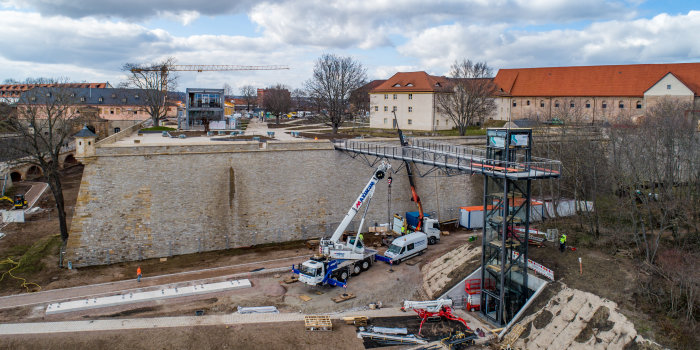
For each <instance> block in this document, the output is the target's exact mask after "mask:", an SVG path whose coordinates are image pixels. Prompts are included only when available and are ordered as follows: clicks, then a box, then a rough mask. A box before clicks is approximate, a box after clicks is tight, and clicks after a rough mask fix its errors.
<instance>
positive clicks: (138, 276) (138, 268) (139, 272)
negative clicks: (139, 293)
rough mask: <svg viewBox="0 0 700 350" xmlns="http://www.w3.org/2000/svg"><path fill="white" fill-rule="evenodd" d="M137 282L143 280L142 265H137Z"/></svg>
mask: <svg viewBox="0 0 700 350" xmlns="http://www.w3.org/2000/svg"><path fill="white" fill-rule="evenodd" d="M136 282H141V265H139V266H138V267H136Z"/></svg>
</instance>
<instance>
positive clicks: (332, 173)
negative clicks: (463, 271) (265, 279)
mask: <svg viewBox="0 0 700 350" xmlns="http://www.w3.org/2000/svg"><path fill="white" fill-rule="evenodd" d="M83 161H84V163H85V168H84V171H83V178H82V182H81V184H80V190H79V193H78V200H77V203H76V207H75V213H74V216H73V219H72V223H71V227H70V238H69V240H68V245H67V247H66V259H65V260H64V261H65V262H66V264H67V263H68V262H69V261H70V262H72V264H73V266H76V267H78V266H87V265H99V264H110V263H115V262H120V261H131V260H138V259H146V258H156V257H165V256H172V255H178V254H188V253H196V252H202V251H212V250H220V249H228V248H235V247H244V246H251V245H257V244H264V243H272V242H284V241H290V240H299V239H312V238H319V237H321V236H324V235H325V236H330V234H331V233H332V232H333V231H334V230H335V228H336V226H337V225H338V223H339V222H340V221H341V220H342V218H343V216H344V215H345V214H346V213H347V211H348V209H349V208H350V205H351V203H352V202H353V201H354V200H355V198H356V197H357V196H358V194H359V192H360V191H361V190H362V188H363V187H364V186H365V184H366V183H367V181H369V178H370V176H371V174H372V173H373V171H374V169H373V168H371V167H370V166H369V165H368V164H367V163H365V162H364V161H362V160H360V159H353V158H351V157H349V156H348V155H347V154H345V153H342V152H339V151H335V150H334V149H333V147H332V145H331V144H330V143H329V142H327V141H310V142H269V143H267V144H259V143H257V142H235V143H234V142H226V143H221V144H214V145H212V144H201V145H176V146H148V145H142V146H128V147H124V146H123V145H122V146H119V145H107V146H102V147H99V148H97V155H96V156H95V157H92V158H89V159H84V160H83ZM392 166H393V169H398V168H399V166H401V163H400V162H392ZM427 170H429V169H428V168H422V167H421V168H420V169H419V171H420V172H421V173H425V172H426V171H427ZM481 181H482V179H481V177H480V176H468V175H460V176H451V177H446V176H444V175H442V174H441V173H440V172H432V173H431V174H430V175H428V176H426V177H423V178H419V179H418V180H417V187H418V190H419V193H420V195H421V199H422V201H423V203H424V207H425V209H426V211H434V212H436V213H437V212H439V213H440V219H442V220H445V219H448V218H452V217H455V218H456V217H457V215H458V209H457V208H458V207H459V206H464V205H467V204H469V205H474V204H479V203H481V193H480V191H481V183H482V182H481ZM387 192H388V191H387V181H386V180H382V181H381V182H380V183H379V185H378V187H377V189H376V192H375V195H374V198H373V199H372V203H371V207H370V210H369V212H368V214H367V221H366V222H367V223H368V224H374V223H375V222H378V223H384V222H386V221H387V218H388V215H389V212H388V208H387V206H388V205H389V203H388V200H387V199H388V193H387ZM391 192H392V194H391V204H390V205H391V212H392V213H402V214H403V213H404V212H406V211H414V210H415V208H416V207H415V204H414V203H413V202H411V201H410V189H409V185H408V179H407V176H406V171H405V170H403V169H401V170H400V171H399V173H395V174H393V183H392V189H391ZM438 204H439V208H438ZM363 209H364V207H363ZM360 216H361V215H357V216H356V218H355V220H354V222H353V226H352V227H351V229H354V228H356V227H357V225H358V224H359V219H360Z"/></svg>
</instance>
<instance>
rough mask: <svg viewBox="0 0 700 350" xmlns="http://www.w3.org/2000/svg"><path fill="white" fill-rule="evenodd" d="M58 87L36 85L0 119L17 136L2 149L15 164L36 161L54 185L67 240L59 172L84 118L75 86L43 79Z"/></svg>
mask: <svg viewBox="0 0 700 350" xmlns="http://www.w3.org/2000/svg"><path fill="white" fill-rule="evenodd" d="M42 83H47V84H56V86H57V87H51V88H48V87H41V88H34V89H32V90H30V91H28V92H25V93H23V94H22V96H21V97H20V100H19V102H18V104H17V108H15V109H6V110H5V111H9V112H11V113H12V114H11V115H9V116H5V117H3V118H0V119H2V120H3V121H4V123H6V128H7V129H9V130H12V131H13V132H14V133H15V134H16V135H17V142H13V143H11V144H10V146H9V147H3V149H2V150H0V152H3V153H11V155H10V157H11V158H13V159H14V160H13V161H11V162H13V163H18V164H32V165H34V166H37V167H39V168H40V169H41V171H42V173H43V175H44V176H45V177H46V179H47V180H48V183H49V187H50V188H51V193H52V194H53V197H54V200H55V202H56V209H57V211H58V222H59V228H60V232H61V239H62V240H63V243H64V244H65V242H66V241H67V240H68V226H67V224H66V212H65V204H64V199H63V187H62V184H61V178H60V174H59V155H60V154H61V153H62V152H63V151H65V147H67V146H68V143H69V141H70V139H71V136H72V135H73V133H75V132H76V131H77V130H78V128H79V126H80V124H81V122H82V119H81V118H80V114H79V113H78V101H79V100H78V99H79V97H78V96H76V90H75V89H69V88H62V87H60V84H59V83H60V82H59V81H43V82H42Z"/></svg>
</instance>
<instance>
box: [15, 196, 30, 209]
mask: <svg viewBox="0 0 700 350" xmlns="http://www.w3.org/2000/svg"><path fill="white" fill-rule="evenodd" d="M13 203H14V208H15V209H25V208H27V200H26V199H24V195H23V194H16V195H15V199H14V201H13Z"/></svg>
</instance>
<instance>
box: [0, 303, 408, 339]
mask: <svg viewBox="0 0 700 350" xmlns="http://www.w3.org/2000/svg"><path fill="white" fill-rule="evenodd" d="M405 315H406V313H405V312H401V311H399V310H398V309H396V308H387V309H380V310H364V311H347V312H342V313H337V314H332V315H330V316H331V318H332V319H342V318H343V317H345V316H368V317H392V316H405ZM303 320H304V314H300V313H279V314H238V313H233V314H227V315H205V316H177V317H152V318H131V319H114V320H91V321H64V322H36V323H6V324H0V335H17V334H39V333H42V334H46V333H69V332H91V331H119V330H129V329H144V328H148V329H153V328H170V327H192V326H214V325H234V324H249V323H254V324H259V323H276V322H295V321H303Z"/></svg>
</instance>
